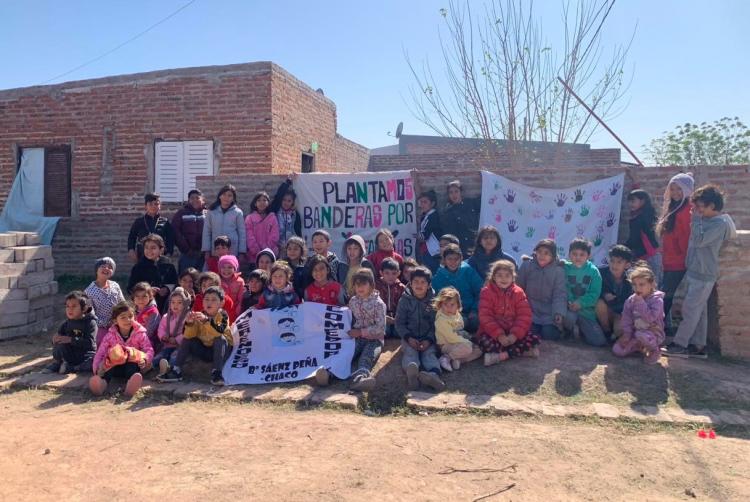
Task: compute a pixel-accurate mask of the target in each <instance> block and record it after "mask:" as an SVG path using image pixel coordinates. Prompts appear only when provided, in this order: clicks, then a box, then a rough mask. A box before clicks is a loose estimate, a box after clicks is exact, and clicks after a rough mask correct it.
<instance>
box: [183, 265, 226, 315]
mask: <svg viewBox="0 0 750 502" xmlns="http://www.w3.org/2000/svg"><path fill="white" fill-rule="evenodd" d="M198 284H199V286H200V293H198V294H196V295H195V301H193V306H192V307H191V310H192V311H193V312H203V293H205V292H206V290H207V289H208V288H210V287H212V286H215V287H217V288H220V287H221V277H219V274H215V273H213V272H203V273H202V274H201V275H200V277H199V278H198ZM223 306H224V310H225V311H226V312H227V314H228V315H229V322H230V323H232V322H234V320H235V317H234V313H235V307H234V302H233V301H232V299H231V298H230V297H228V296H225V298H224V305H223Z"/></svg>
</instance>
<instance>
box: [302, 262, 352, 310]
mask: <svg viewBox="0 0 750 502" xmlns="http://www.w3.org/2000/svg"><path fill="white" fill-rule="evenodd" d="M310 270H311V272H312V281H313V282H312V283H311V284H310V285H309V286H307V288H305V301H306V302H315V303H324V304H326V305H346V299H345V294H344V287H343V286H341V284H339V283H338V282H335V281H332V280H331V279H329V277H330V275H331V264H330V263H328V260H326V259H325V258H323V257H322V256H320V255H315V256H313V257H312V258H310Z"/></svg>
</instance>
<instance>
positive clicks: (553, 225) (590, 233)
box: [479, 171, 625, 265]
mask: <svg viewBox="0 0 750 502" xmlns="http://www.w3.org/2000/svg"><path fill="white" fill-rule="evenodd" d="M624 181H625V176H624V175H622V174H621V175H618V176H613V177H611V178H606V179H602V180H597V181H593V182H591V183H586V184H585V185H580V186H577V187H571V188H554V189H551V188H536V187H530V186H526V185H522V184H521V183H516V182H515V181H512V180H509V179H508V178H505V177H503V176H500V175H497V174H493V173H490V172H487V171H482V210H481V213H480V216H479V222H480V225H481V226H484V225H491V226H493V227H495V228H497V229H498V231H500V235H502V237H503V251H505V252H506V253H508V254H510V255H511V256H513V257H514V258H515V259H516V260H519V259H520V257H521V255H523V254H528V255H530V254H531V253H532V251H533V249H534V246H535V245H536V243H537V242H539V241H540V240H541V239H546V238H549V239H554V240H555V242H557V254H558V256H560V257H565V256H567V255H568V244H570V241H572V240H573V239H575V238H576V237H583V238H585V239H588V240H589V241H591V245H592V249H591V260H592V261H593V262H594V263H595V264H596V265H604V264H606V263H607V250H608V249H609V248H610V246H612V245H613V244H616V243H617V230H618V227H619V223H620V208H621V207H622V188H623V184H624Z"/></svg>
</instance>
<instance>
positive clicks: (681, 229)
mask: <svg viewBox="0 0 750 502" xmlns="http://www.w3.org/2000/svg"><path fill="white" fill-rule="evenodd" d="M691 207H692V204H690V202H687V203H685V204H684V205H683V206H682V207H681V208H680V209H678V210H677V212H676V213H675V222H674V227H673V228H672V231H671V232H664V233H663V234H662V235H661V264H662V267H663V268H664V271H665V272H683V271H685V259H686V258H687V249H688V242H689V241H690V208H691Z"/></svg>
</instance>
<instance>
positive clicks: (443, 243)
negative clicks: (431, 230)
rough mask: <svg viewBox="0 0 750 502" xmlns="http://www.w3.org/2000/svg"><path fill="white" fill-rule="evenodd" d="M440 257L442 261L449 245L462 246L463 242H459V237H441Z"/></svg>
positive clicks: (449, 235) (444, 235)
mask: <svg viewBox="0 0 750 502" xmlns="http://www.w3.org/2000/svg"><path fill="white" fill-rule="evenodd" d="M439 244H440V257H441V260H442V256H443V251H444V250H445V248H446V247H447V246H448V244H455V245H456V246H461V241H459V240H458V237H456V236H455V235H453V234H443V235H441V236H440V242H439Z"/></svg>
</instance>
